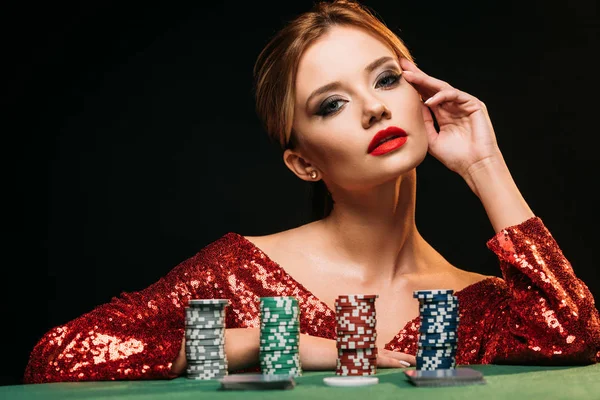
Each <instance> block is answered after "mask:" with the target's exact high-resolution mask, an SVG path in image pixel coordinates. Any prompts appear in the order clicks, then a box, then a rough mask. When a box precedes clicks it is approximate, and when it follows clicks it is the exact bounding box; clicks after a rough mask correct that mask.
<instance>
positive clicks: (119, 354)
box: [23, 248, 214, 383]
mask: <svg viewBox="0 0 600 400" xmlns="http://www.w3.org/2000/svg"><path fill="white" fill-rule="evenodd" d="M207 251H208V249H207V248H205V249H203V250H201V251H200V252H199V253H198V254H196V255H195V256H193V257H191V258H189V259H187V260H186V261H184V262H182V263H181V264H179V265H178V266H176V267H175V268H173V269H172V270H171V271H170V272H169V273H168V274H167V275H166V276H165V277H163V278H161V279H160V280H159V281H157V282H156V283H154V284H153V285H151V286H149V287H148V288H146V289H144V290H141V291H139V292H134V293H127V292H123V293H121V295H120V296H119V297H118V298H117V297H113V299H112V300H111V301H110V302H109V303H106V304H103V305H100V306H98V307H97V308H95V309H94V310H92V311H90V312H88V313H86V314H84V315H82V316H80V317H78V318H76V319H74V320H72V321H70V322H68V323H66V324H64V325H61V326H58V327H55V328H53V329H51V330H50V331H49V332H47V333H46V334H45V335H44V336H43V337H42V338H41V339H40V340H39V342H38V343H37V344H36V345H35V347H34V348H33V351H32V352H31V355H30V359H29V362H28V364H27V366H26V369H25V374H24V377H23V382H24V383H45V382H58V381H89V380H134V379H169V378H174V377H175V376H174V375H172V373H171V372H170V369H171V367H172V363H173V362H174V361H175V359H176V358H177V355H178V354H179V351H180V348H181V342H182V340H183V337H184V321H185V319H184V312H185V311H184V308H185V306H186V304H187V299H189V298H214V296H213V294H214V293H213V291H214V285H213V281H214V273H213V269H214V268H213V267H212V266H211V265H213V263H208V262H206V254H207V253H206V252H207Z"/></svg>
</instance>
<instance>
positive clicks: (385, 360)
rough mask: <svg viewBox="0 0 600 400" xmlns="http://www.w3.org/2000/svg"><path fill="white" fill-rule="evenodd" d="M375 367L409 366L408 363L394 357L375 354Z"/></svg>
mask: <svg viewBox="0 0 600 400" xmlns="http://www.w3.org/2000/svg"><path fill="white" fill-rule="evenodd" d="M377 367H378V368H407V367H410V363H409V362H408V361H404V360H398V359H397V358H394V357H388V356H384V355H383V354H379V355H378V356H377Z"/></svg>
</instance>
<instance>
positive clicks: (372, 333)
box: [335, 294, 379, 376]
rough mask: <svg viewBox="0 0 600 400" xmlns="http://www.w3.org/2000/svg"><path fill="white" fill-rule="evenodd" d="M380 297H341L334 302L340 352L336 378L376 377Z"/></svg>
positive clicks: (356, 295)
mask: <svg viewBox="0 0 600 400" xmlns="http://www.w3.org/2000/svg"><path fill="white" fill-rule="evenodd" d="M377 297H379V296H378V295H364V294H355V295H340V296H338V298H337V299H336V300H335V316H336V321H337V326H336V333H337V338H336V340H337V349H338V358H337V368H336V371H335V374H336V375H342V376H367V375H375V374H376V373H377V345H376V343H375V339H376V338H377V331H376V324H377V318H376V315H375V300H376V299H377Z"/></svg>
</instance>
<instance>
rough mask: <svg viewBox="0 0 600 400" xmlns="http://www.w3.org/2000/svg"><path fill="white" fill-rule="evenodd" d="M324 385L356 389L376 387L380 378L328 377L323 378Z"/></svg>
mask: <svg viewBox="0 0 600 400" xmlns="http://www.w3.org/2000/svg"><path fill="white" fill-rule="evenodd" d="M323 383H325V384H326V385H327V386H337V387H356V386H368V385H376V384H378V383H379V378H377V377H375V376H328V377H326V378H323Z"/></svg>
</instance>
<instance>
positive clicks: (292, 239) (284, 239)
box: [244, 224, 312, 256]
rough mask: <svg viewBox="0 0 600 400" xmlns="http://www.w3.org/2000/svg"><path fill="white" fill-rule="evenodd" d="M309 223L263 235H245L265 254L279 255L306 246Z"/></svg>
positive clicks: (309, 228) (308, 237)
mask: <svg viewBox="0 0 600 400" xmlns="http://www.w3.org/2000/svg"><path fill="white" fill-rule="evenodd" d="M310 225H311V224H307V225H302V226H299V227H296V228H291V229H288V230H285V231H281V232H274V233H271V234H268V235H263V236H245V235H244V237H245V238H246V239H247V240H249V241H250V242H252V243H253V244H254V245H255V246H256V247H258V248H259V249H260V250H262V251H263V252H265V253H267V256H271V255H273V256H276V255H278V254H279V255H281V254H282V253H295V252H297V250H298V249H299V248H306V247H307V246H306V245H307V244H308V242H309V239H310V238H311V236H312V235H311V232H310V231H311V226H310Z"/></svg>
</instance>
